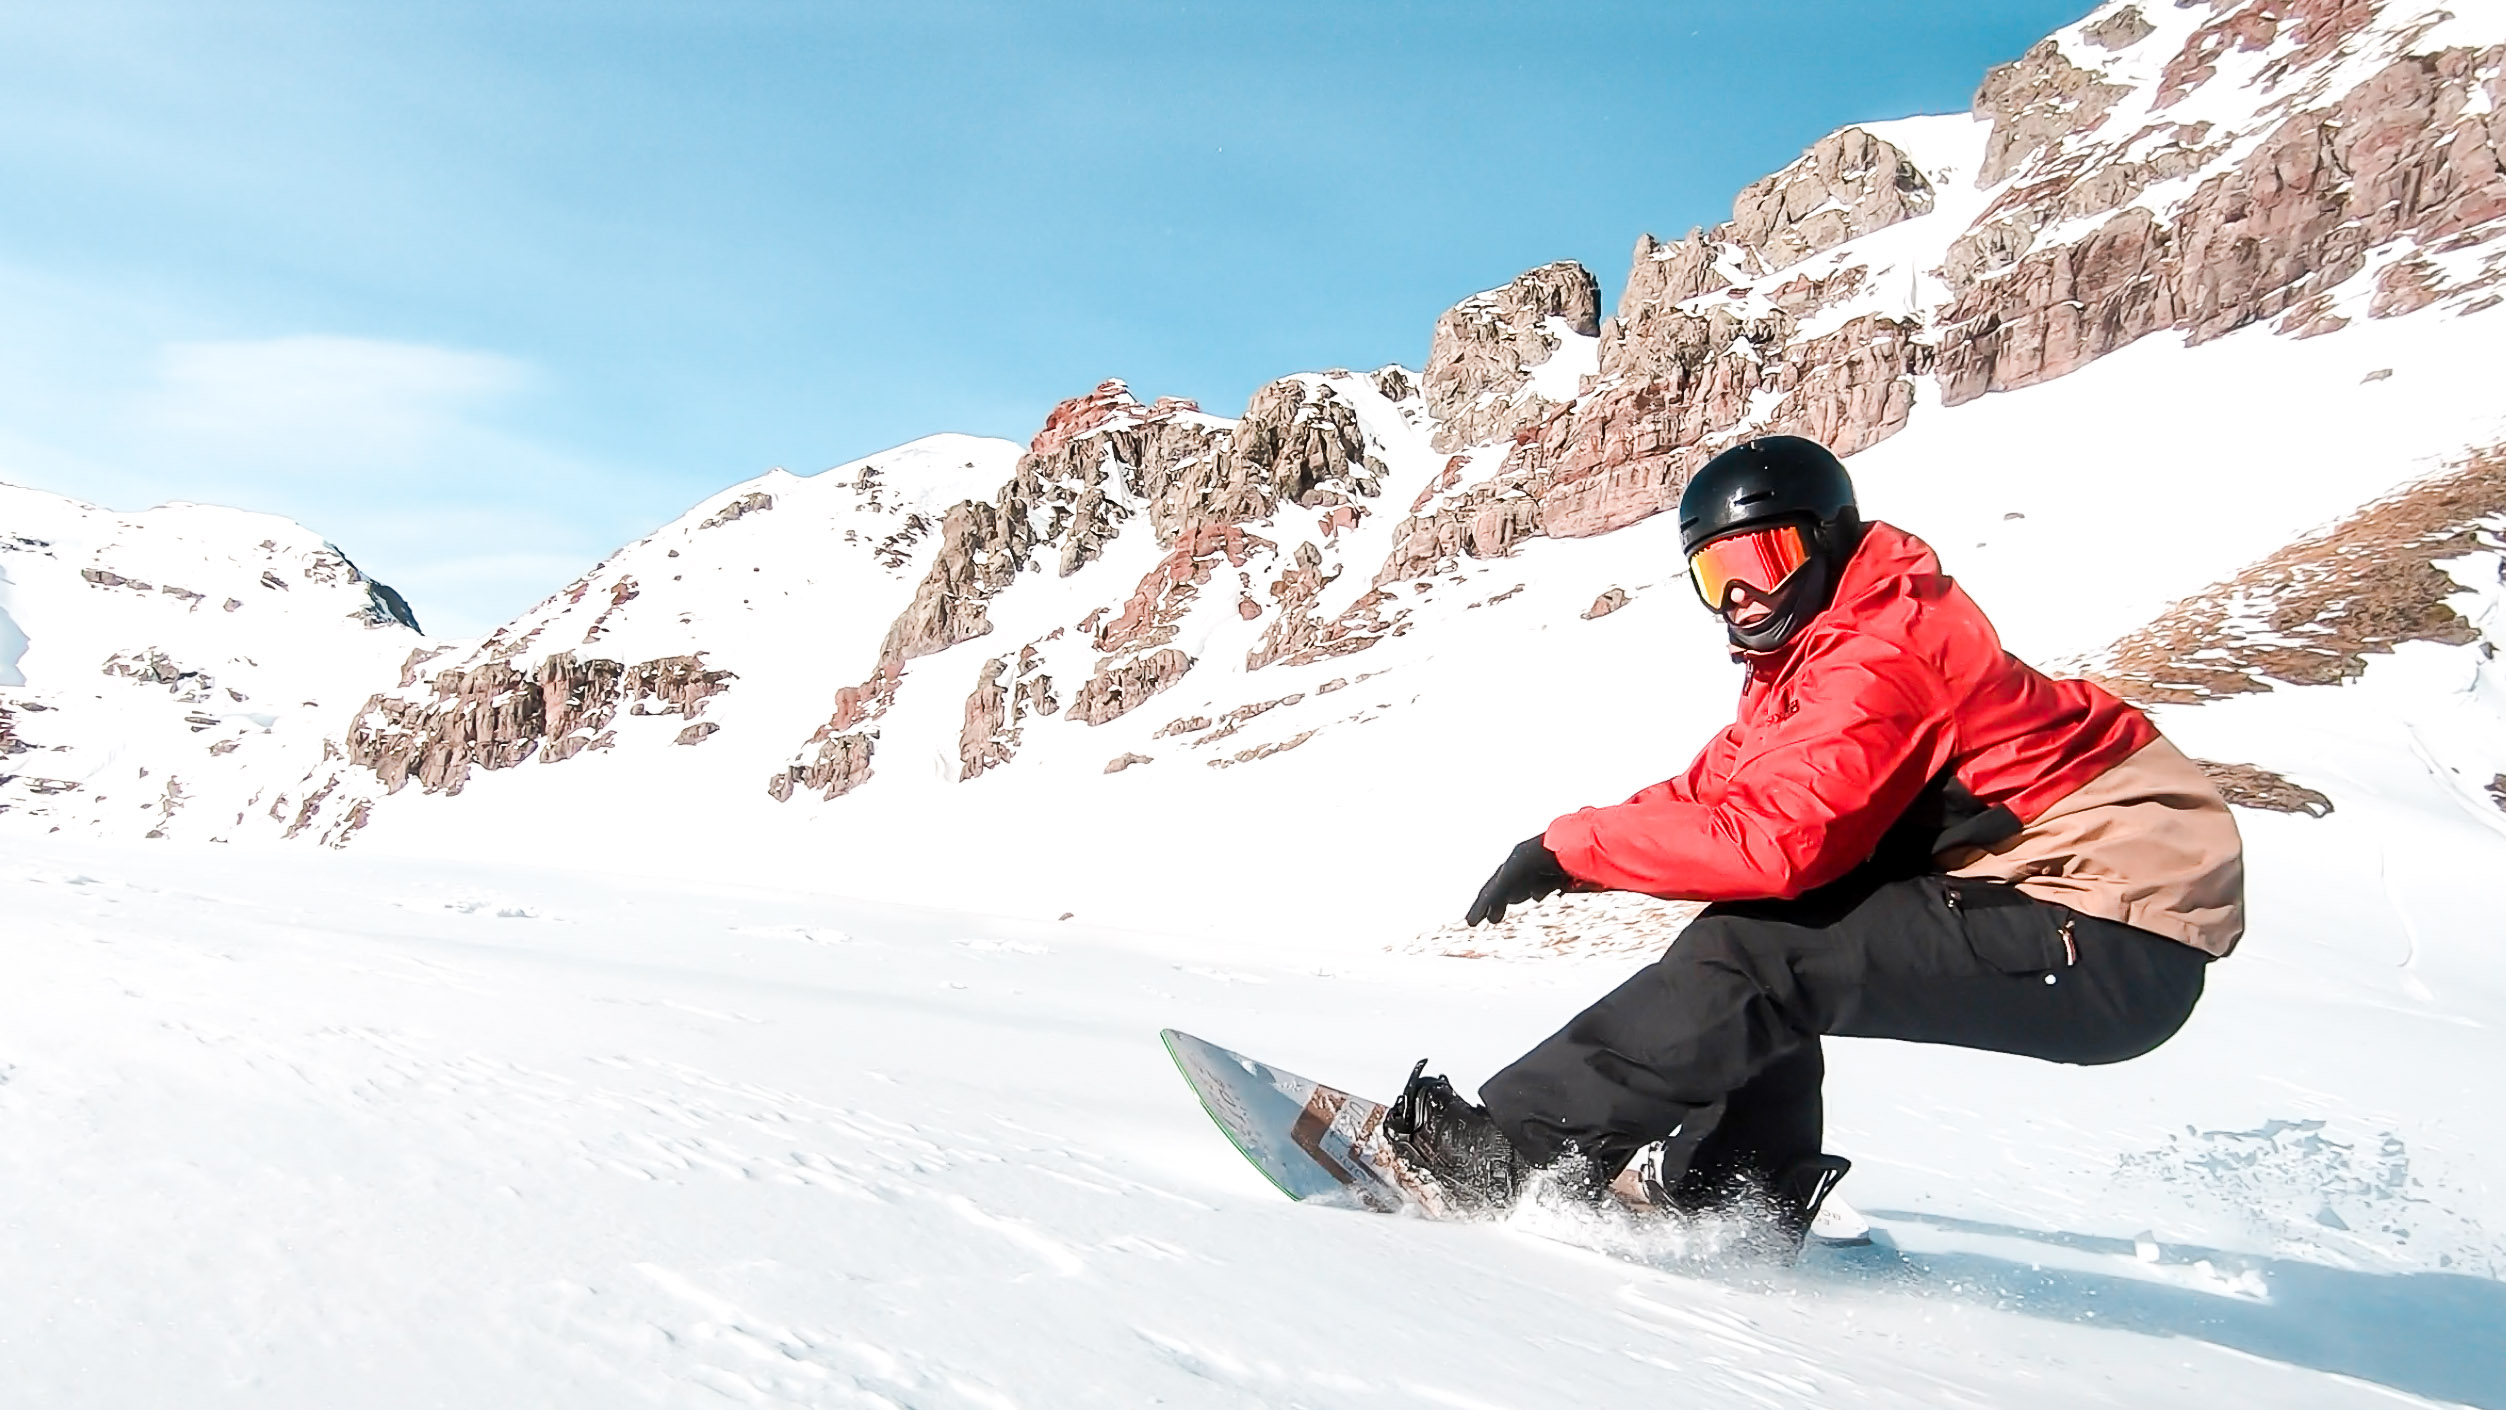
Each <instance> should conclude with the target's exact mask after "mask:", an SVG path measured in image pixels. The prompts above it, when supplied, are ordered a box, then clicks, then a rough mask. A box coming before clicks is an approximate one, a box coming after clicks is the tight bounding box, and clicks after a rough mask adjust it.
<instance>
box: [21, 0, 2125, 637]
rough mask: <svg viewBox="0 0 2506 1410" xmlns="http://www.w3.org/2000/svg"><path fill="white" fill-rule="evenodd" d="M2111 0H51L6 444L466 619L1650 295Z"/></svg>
mask: <svg viewBox="0 0 2506 1410" xmlns="http://www.w3.org/2000/svg"><path fill="white" fill-rule="evenodd" d="M2086 8H2087V6H2086V3H2085V2H2084V0H2062V3H2030V2H2028V0H2005V2H2004V3H1995V4H1992V5H1983V6H1979V5H1972V4H1951V3H1926V4H1878V3H1867V4H1850V3H1808V2H1807V0H1787V2H1786V3H1764V4H1750V5H1737V4H1727V5H1697V4H1605V3H1589V4H1587V3H1552V4H1537V5H1535V4H1495V3H1451V4H1434V5H1429V4H1403V3H1381V4H1361V3H1343V4H1336V5H1333V4H1309V3H1303V0H1267V2H1266V3H1241V4H1237V3H1230V4H1194V3H1140V4H1123V5H1115V4H1104V5H1097V4H1083V3H1068V4H1058V3H1057V4H1042V3H1039V4H1025V5H1019V4H973V3H953V2H952V0H939V2H938V3H921V4H914V5H884V6H873V5H856V4H845V3H820V4H801V3H780V2H778V3H765V2H764V0H715V2H714V3H693V0H691V3H683V4H646V3H635V0H597V2H596V0H508V2H507V3H496V4H472V3H465V2H464V0H428V3H423V4H418V3H407V4H399V5H385V4H377V3H356V4H336V5H332V4H314V3H296V4H255V3H249V2H248V0H246V2H245V3H223V4H219V5H214V6H209V5H199V4H194V3H183V4H170V5H132V4H121V3H114V0H51V3H19V4H12V5H8V6H5V7H0V212H4V213H5V217H4V218H0V480H9V481H13V482H16V483H21V484H32V485H37V486H41V487H43V488H47V489H53V490H59V491H62V492H65V493H70V494H76V495H79V496H81V497H83V498H88V499H93V500H97V501H99V502H102V503H106V504H109V505H113V506H115V507H117V508H138V507H143V506H145V505H148V504H153V503H157V502H160V501H163V500H167V499H195V500H207V501H213V502H220V503H229V504H238V505H242V506H244V507H247V508H254V509H264V510H269V511H272V512H276V513H282V514H287V515H290V516H292V517H295V518H298V519H301V520H303V521H305V522H306V523H307V524H309V525H311V526H312V527H314V528H315V529H317V530H319V531H321V532H323V533H324V534H327V535H328V536H330V537H331V538H332V539H334V540H335V541H337V542H338V543H339V544H340V545H341V546H342V547H343V548H345V549H346V550H347V551H348V553H349V554H350V555H351V556H352V557H354V558H356V559H357V560H358V561H359V562H360V563H361V564H363V565H365V566H366V567H367V568H368V569H369V570H370V571H372V572H374V573H375V574H376V575H377V576H379V577H382V578H384V579H385V580H387V581H390V582H392V583H393V584H395V585H396V586H398V587H400V588H401V589H402V590H403V591H404V592H406V593H407V594H408V596H409V597H410V599H411V600H412V602H413V603H414V604H415V605H416V607H417V609H418V611H419V613H420V615H421V616H422V617H424V618H425V619H426V621H427V625H428V627H429V628H430V629H432V630H437V631H446V632H475V631H479V630H483V629H485V628H487V627H489V626H492V625H493V624H495V623H496V622H498V621H501V620H503V619H504V618H505V617H507V616H509V615H511V614H512V613H514V612H516V611H519V610H520V609H521V608H523V607H525V606H528V605H529V604H530V603H531V602H532V601H535V600H536V599H537V598H539V597H540V596H542V595H543V594H545V593H547V592H548V591H550V590H552V589H554V588H555V587H557V586H559V585H560V584H562V583H563V582H565V581H566V580H567V579H569V578H571V577H573V576H574V575H575V574H576V573H578V572H580V571H582V570H583V569H584V568H585V567H588V566H589V565H590V564H591V563H592V562H593V561H594V560H596V559H597V558H599V557H600V556H601V555H602V554H603V553H605V552H607V551H608V550H610V549H611V548H614V547H616V546H617V545H618V544H620V543H622V542H625V541H626V540H628V539H631V538H633V537H635V536H637V535H640V534H642V533H644V532H646V531H648V530H650V529H651V528H652V527H653V526H655V525H657V524H659V523H661V522H663V521H665V520H667V519H669V518H670V517H672V516H674V515H675V514H677V513H678V512H679V511H680V510H681V509H683V508H685V507H686V506H687V505H688V504H689V503H690V502H692V501H694V500H695V499H697V498H699V497H701V496H703V495H705V494H707V493H709V492H711V491H713V490H715V489H717V488H719V487H721V486H723V485H725V484H728V483H731V482H733V481H735V480H739V479H744V478H746V477H748V476H750V475H753V474H756V473H758V472H759V471H762V470H764V469H765V468H767V467H768V466H772V465H783V466H786V467H788V468H790V469H793V470H797V471H804V472H805V471H809V470H815V469H818V468H821V467H823V466H826V465H831V464H836V463H839V462H841V461H844V460H848V459H851V458H854V457H857V456H860V455H863V454H867V453H869V452H871V451H875V450H877V449H880V448H882V447H884V446H888V445H892V444H895V443H897V442H899V441H903V440H908V439H911V438H913V437H915V436H918V435H922V434H925V433H928V432H932V431H940V430H957V431H972V432H979V433H986V434H992V435H1000V436H1007V437H1010V438H1013V439H1018V440H1024V439H1025V438H1026V437H1027V436H1029V435H1030V434H1032V433H1033V431H1034V429H1035V427H1036V425H1037V424H1038V423H1039V421H1040V420H1041V419H1042V417H1043V414H1044V412H1045V411H1046V410H1047V409H1048V408H1049V407H1050V406H1051V405H1052V404H1053V403H1054V402H1055V401H1057V400H1059V399H1060V398H1062V397H1064V396H1069V395H1072V394H1075V393H1077V392H1080V391H1084V390H1085V389H1086V388H1088V387H1090V386H1092V385H1094V384H1095V383H1096V382H1097V381H1098V380H1099V379H1101V378H1103V377H1107V376H1119V377H1122V378H1124V379H1126V380H1128V381H1129V382H1130V383H1131V384H1132V386H1133V387H1134V388H1135V389H1136V390H1137V391H1139V392H1140V393H1141V394H1143V395H1144V396H1154V395H1161V394H1172V395H1178V396H1190V397H1194V398H1197V399H1199V400H1200V401H1201V402H1202V404H1203V405H1205V406H1207V407H1208V408H1209V409H1211V410H1213V411H1218V412H1221V413H1225V414H1233V413H1234V412H1235V411H1237V410H1238V409H1240V408H1241V406H1242V405H1243V402H1244V399H1245V397H1246V396H1247V395H1248V394H1250V393H1251V392H1252V391H1253V389H1254V388H1256V387H1258V386H1259V385H1261V384H1262V383H1263V382H1265V381H1268V380H1270V379H1271V378H1273V377H1276V376H1279V375H1281V374H1284V373H1287V372H1292V371H1299V370H1309V369H1315V368H1321V367H1329V366H1348V367H1371V366H1375V365H1378V364H1381V363H1384V362H1394V361H1398V362H1403V363H1407V364H1409V365H1412V366H1415V365H1416V364H1417V363H1418V361H1419V359H1420V358H1421V356H1422V355H1423V354H1424V352H1425V350H1426V342H1427V335H1428V330H1429V328H1430V326H1431V325H1432V324H1433V322H1434V320H1435V316H1436V315H1437V313H1439V312H1440V311H1441V310H1443V309H1444V308H1445V307H1446V306H1448V305H1449V304H1451V303H1453V302H1454V301H1455V300H1457V299H1459V298H1461V297H1463V296H1465V295H1467V294H1469V293H1471V292H1472V291H1474V290H1477V289H1480V288H1484V287H1487V286H1490V285H1493V284H1498V283H1502V282H1503V281H1504V280H1506V279H1507V278H1510V277H1511V276H1512V275H1513V274H1514V273H1516V272H1517V271H1519V270H1522V269H1524V268H1528V267H1530V266H1532V265H1534V264H1538V263H1541V262H1543V261H1546V260H1551V259H1558V258H1572V259H1579V260H1582V261H1583V262H1584V263H1586V264H1587V265H1589V266H1591V267H1592V268H1593V270H1594V271H1595V272H1596V273H1597V274H1599V275H1600V277H1601V280H1602V286H1603V297H1604V300H1605V306H1606V302H1607V301H1609V300H1614V299H1615V298H1616V296H1617V290H1618V287H1619V285H1620V283H1621V281H1622V280H1623V278H1624V276H1625V273H1626V261H1627V253H1628V249H1629V247H1630V246H1631V245H1632V244H1633V243H1634V241H1635V238H1636V236H1637V234H1638V233H1639V232H1640V231H1646V230H1651V231H1654V232H1656V233H1659V234H1662V235H1665V236H1671V235H1676V234H1678V233H1681V232H1683V231H1685V230H1686V229H1687V228H1688V227H1690V226H1692V225H1698V224H1710V223H1712V222H1714V221H1716V220H1718V219H1721V218H1723V217H1725V216H1727V215H1728V214H1729V211H1730V202H1731V197H1732V193H1733V192H1734V191H1735V190H1737V189H1738V188H1739V187H1740V186H1741V185H1743V184H1745V183H1746V182H1747V181H1749V180H1751V179H1753V178H1755V177H1757V176H1759V175H1762V174H1764V173H1765V172H1767V171H1770V170H1772V169H1774V168H1775V167H1777V166H1780V165H1781V164H1783V163H1784V162H1786V161H1788V160H1790V159H1791V158H1792V157H1793V156H1794V155H1796V154H1797V153H1798V152H1799V151H1800V150H1801V149H1802V148H1803V147H1805V146H1807V145H1808V144H1809V143H1810V142H1812V141H1815V140H1816V139H1817V138H1818V137H1819V136H1821V135H1822V134H1824V133H1826V132H1827V131H1829V130H1831V129H1833V128H1835V127H1837V126H1839V125H1842V124H1844V123H1847V122H1851V121H1855V120H1871V119H1879V118H1888V117H1897V116H1903V115H1905V114H1908V113H1914V112H1940V111H1952V110H1958V109H1962V108H1964V107H1965V105H1966V102H1967V99H1968V97H1969V95H1970V94H1971V93H1972V92H1973V90H1974V87H1975V83H1976V81H1977V79H1978V78H1980V77H1981V76H1982V73H1983V71H1984V69H1985V67H1986V66H1988V65H1989V64H1992V63H1995V62H1998V61H2001V60H2004V59H2007V58H2011V57H2013V56H2015V55H2016V54H2017V53H2018V52H2019V51H2020V50H2022V49H2023V48H2025V47H2026V45H2027V44H2028V43H2029V42H2031V41H2032V40H2034V39H2035V38H2037V37H2038V36H2040V35H2042V34H2044V33H2046V32H2048V31H2050V30H2052V29H2054V28H2056V27H2058V26H2059V25H2061V24H2064V23H2067V22H2068V21H2070V20H2072V19H2074V18H2076V17H2077V16H2078V15H2079V14H2081V13H2083V12H2084V11H2085V9H2086ZM0 527H4V526H0Z"/></svg>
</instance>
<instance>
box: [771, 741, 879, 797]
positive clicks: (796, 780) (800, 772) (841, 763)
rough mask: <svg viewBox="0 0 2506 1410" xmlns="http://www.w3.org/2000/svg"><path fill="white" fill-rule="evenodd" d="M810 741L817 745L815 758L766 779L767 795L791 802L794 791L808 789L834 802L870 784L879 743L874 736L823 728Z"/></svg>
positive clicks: (794, 764) (786, 767) (792, 764)
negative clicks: (837, 731) (872, 765)
mask: <svg viewBox="0 0 2506 1410" xmlns="http://www.w3.org/2000/svg"><path fill="white" fill-rule="evenodd" d="M810 742H811V743H812V744H815V745H817V746H818V752H817V754H816V755H815V756H814V757H812V758H809V759H807V760H796V761H794V762H793V763H791V764H789V765H786V766H785V767H784V768H783V770H782V771H781V772H779V773H777V774H775V775H774V776H773V777H771V778H769V779H767V780H766V792H767V794H768V795H769V796H771V797H772V798H773V799H774V801H776V802H778V803H782V802H786V801H789V800H790V798H791V796H792V794H793V792H794V791H795V790H807V791H810V792H814V793H817V794H818V795H819V796H820V797H823V798H826V799H829V800H833V799H837V798H841V797H843V796H844V795H845V794H847V793H850V792H852V791H853V790H854V789H856V788H859V787H861V786H862V785H863V784H864V783H867V782H869V780H870V773H871V770H870V756H871V753H872V751H873V749H874V748H875V746H876V743H877V740H876V738H875V736H872V735H869V734H836V733H833V732H831V731H828V730H825V729H821V730H820V731H819V732H818V734H817V735H816V736H815V737H813V738H812V739H811V740H810Z"/></svg>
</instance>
